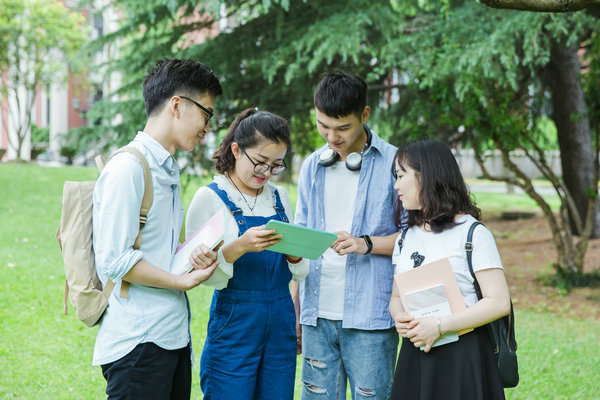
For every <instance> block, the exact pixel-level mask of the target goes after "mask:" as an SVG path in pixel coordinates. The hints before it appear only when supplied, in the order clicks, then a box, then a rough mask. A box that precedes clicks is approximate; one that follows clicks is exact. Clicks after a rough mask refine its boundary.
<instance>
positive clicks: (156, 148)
mask: <svg viewBox="0 0 600 400" xmlns="http://www.w3.org/2000/svg"><path fill="white" fill-rule="evenodd" d="M133 141H134V142H139V143H141V144H143V145H144V146H145V147H146V149H148V151H149V152H150V154H152V156H153V157H154V159H155V160H156V162H157V163H158V164H159V165H162V166H163V168H164V169H165V170H166V171H168V172H172V171H173V172H179V165H178V164H177V161H175V159H174V158H173V156H171V153H169V152H168V151H167V149H165V148H164V147H163V146H162V145H161V144H160V143H158V141H157V140H156V139H154V138H153V137H152V136H150V135H148V134H147V133H146V132H142V131H139V132H138V133H137V135H136V136H135V139H134V140H133Z"/></svg>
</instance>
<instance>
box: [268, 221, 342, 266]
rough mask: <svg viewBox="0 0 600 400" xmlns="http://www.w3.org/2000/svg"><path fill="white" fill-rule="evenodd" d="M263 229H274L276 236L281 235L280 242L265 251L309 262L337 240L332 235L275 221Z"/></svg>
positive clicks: (335, 236)
mask: <svg viewBox="0 0 600 400" xmlns="http://www.w3.org/2000/svg"><path fill="white" fill-rule="evenodd" d="M265 229H275V230H276V231H277V234H280V235H283V238H282V240H281V242H279V243H277V244H274V245H273V246H271V247H268V248H267V250H270V251H275V252H277V253H283V254H288V255H290V256H296V257H303V258H309V259H311V260H316V259H317V258H319V257H320V256H321V254H323V253H324V252H325V250H327V249H328V248H329V246H331V245H332V244H333V242H335V241H336V239H337V235H334V234H333V233H329V232H323V231H318V230H316V229H310V228H305V227H303V226H300V225H293V224H288V223H285V222H281V221H275V220H270V221H269V222H267V225H266V226H265Z"/></svg>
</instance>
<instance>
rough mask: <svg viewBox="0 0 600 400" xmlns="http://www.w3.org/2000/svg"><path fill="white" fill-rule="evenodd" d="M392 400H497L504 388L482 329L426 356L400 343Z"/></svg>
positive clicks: (502, 396) (407, 342) (403, 341)
mask: <svg viewBox="0 0 600 400" xmlns="http://www.w3.org/2000/svg"><path fill="white" fill-rule="evenodd" d="M391 398H392V400H417V399H420V400H434V399H440V400H441V399H443V400H452V399H456V400H464V399H469V400H471V399H473V400H478V399H480V400H496V399H504V398H505V397H504V388H503V387H502V382H501V381H500V375H499V373H498V367H497V365H496V361H495V359H494V355H493V353H492V347H491V344H490V339H489V337H488V333H487V330H486V329H485V328H477V329H475V331H473V332H469V333H466V334H464V335H461V336H459V339H458V341H457V342H454V343H450V344H445V345H442V346H438V347H434V348H432V349H431V351H430V352H429V353H425V352H424V351H421V350H420V349H419V348H418V347H415V346H414V345H413V344H412V343H411V341H410V340H409V339H405V338H404V339H402V347H401V349H400V354H399V356H398V363H397V365H396V373H395V375H394V385H393V388H392V397H391Z"/></svg>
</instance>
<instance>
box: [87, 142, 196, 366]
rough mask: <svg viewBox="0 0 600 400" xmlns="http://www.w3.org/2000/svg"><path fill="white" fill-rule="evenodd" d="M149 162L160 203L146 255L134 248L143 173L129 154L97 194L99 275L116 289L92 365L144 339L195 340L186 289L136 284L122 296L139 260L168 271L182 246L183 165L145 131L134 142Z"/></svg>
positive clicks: (146, 231)
mask: <svg viewBox="0 0 600 400" xmlns="http://www.w3.org/2000/svg"><path fill="white" fill-rule="evenodd" d="M129 145H130V146H133V147H135V148H136V149H138V150H139V151H141V152H142V154H143V155H144V156H145V157H146V160H147V161H148V164H149V166H150V171H151V173H152V183H153V185H154V199H153V203H152V207H151V208H150V212H149V213H148V219H147V222H146V225H145V226H144V228H143V230H142V244H141V248H140V249H139V250H134V249H133V243H134V242H135V239H136V237H137V234H138V231H139V213H140V206H141V203H142V197H143V195H144V171H143V168H142V165H141V163H140V161H139V160H138V159H137V158H136V157H135V156H134V155H133V154H130V153H125V152H122V153H118V154H116V155H115V156H114V157H113V158H112V159H111V160H110V161H109V162H108V163H107V165H106V167H105V168H104V170H103V171H102V173H101V174H100V177H99V178H98V181H97V182H96V186H95V189H94V208H93V245H94V251H95V255H96V270H97V272H98V276H99V278H100V280H101V281H102V283H103V284H106V281H107V280H108V279H110V280H112V281H114V282H115V288H114V290H113V292H112V294H111V295H110V297H109V300H108V307H107V309H106V312H105V313H104V316H103V318H102V322H101V324H100V328H99V330H98V335H97V337H96V346H95V348H94V359H93V365H102V364H106V363H110V362H113V361H116V360H118V359H120V358H122V357H123V356H125V355H127V354H128V353H129V352H130V351H131V350H133V348H135V346H137V345H138V344H140V343H144V342H153V343H155V344H156V345H158V346H160V347H162V348H164V349H167V350H174V349H179V348H182V347H185V346H186V345H187V344H188V343H189V342H190V333H189V312H188V303H187V297H186V295H185V292H182V291H180V290H170V289H157V288H151V287H147V286H139V285H131V287H130V290H129V297H127V298H122V297H120V296H119V291H120V288H121V278H123V276H124V275H125V274H127V272H129V270H130V269H131V268H132V267H133V266H134V265H135V264H136V263H137V262H138V261H139V260H140V259H142V258H143V259H144V260H146V261H148V262H150V263H152V264H153V265H155V266H157V267H159V268H162V269H164V270H167V271H169V269H170V267H171V259H172V257H173V254H174V252H175V249H176V248H177V246H178V244H179V232H180V230H181V225H182V222H183V208H182V206H181V194H180V188H179V166H178V165H177V162H176V161H175V160H174V159H173V157H172V156H171V155H170V153H169V152H168V151H167V150H166V149H165V148H164V147H162V146H161V145H160V144H159V143H158V142H157V141H156V140H155V139H154V138H152V137H151V136H150V135H148V134H146V133H143V132H139V133H138V134H137V136H136V137H135V139H134V140H133V141H132V142H131V143H130V144H129Z"/></svg>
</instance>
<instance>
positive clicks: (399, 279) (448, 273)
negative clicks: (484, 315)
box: [394, 258, 473, 335]
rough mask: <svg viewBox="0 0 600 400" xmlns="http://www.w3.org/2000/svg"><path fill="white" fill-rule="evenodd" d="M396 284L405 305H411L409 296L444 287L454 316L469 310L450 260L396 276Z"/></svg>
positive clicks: (465, 331) (444, 259)
mask: <svg viewBox="0 0 600 400" xmlns="http://www.w3.org/2000/svg"><path fill="white" fill-rule="evenodd" d="M394 282H395V284H396V287H397V288H398V292H399V293H400V298H401V300H402V303H403V304H409V303H408V302H407V299H406V295H407V294H411V293H414V292H418V291H420V290H423V289H429V288H432V287H434V286H439V285H443V286H444V288H445V289H446V296H447V297H448V303H450V309H451V311H452V314H456V313H458V312H461V311H463V310H466V309H467V307H466V306H465V301H464V300H463V297H462V294H461V293H460V289H459V288H458V283H456V278H455V277H454V272H453V271H452V267H451V266H450V261H449V260H448V258H442V259H441V260H437V261H433V262H431V263H429V264H425V265H421V266H420V267H417V268H413V269H411V270H409V271H405V272H401V273H399V274H396V275H394ZM472 330H473V329H467V330H464V331H461V332H458V334H459V335H462V334H463V333H467V332H470V331H472Z"/></svg>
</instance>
